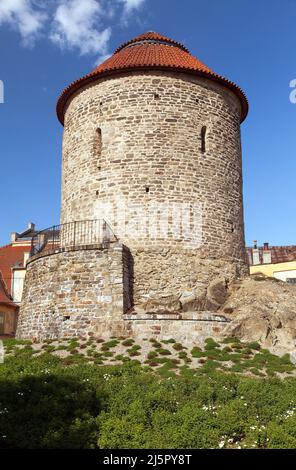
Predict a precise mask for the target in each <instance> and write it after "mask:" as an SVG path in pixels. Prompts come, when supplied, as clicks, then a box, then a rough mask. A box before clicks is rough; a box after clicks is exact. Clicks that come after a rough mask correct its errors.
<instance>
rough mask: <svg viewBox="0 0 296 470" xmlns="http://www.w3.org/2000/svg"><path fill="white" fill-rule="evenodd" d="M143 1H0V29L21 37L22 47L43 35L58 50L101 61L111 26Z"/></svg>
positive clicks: (137, 7) (128, 16)
mask: <svg viewBox="0 0 296 470" xmlns="http://www.w3.org/2000/svg"><path fill="white" fill-rule="evenodd" d="M145 1H147V0H0V26H1V25H4V24H7V25H9V26H10V27H12V28H13V29H15V30H16V31H18V32H19V33H20V34H21V37H22V39H23V41H24V42H25V44H26V45H32V44H33V43H34V41H35V40H36V39H38V38H39V37H40V36H43V37H44V35H45V32H46V31H47V36H48V40H49V41H50V42H52V43H54V44H55V45H57V46H59V47H60V48H61V49H64V50H65V49H67V50H72V49H76V50H77V51H79V53H80V54H81V55H85V54H91V55H95V56H96V57H99V58H100V60H103V59H105V58H107V57H108V55H109V40H110V37H111V32H112V29H111V25H112V24H114V23H115V24H116V21H117V25H120V23H121V21H122V19H123V21H124V22H125V23H127V22H128V20H129V19H130V18H131V16H132V15H133V13H134V12H135V11H136V10H138V9H139V8H140V7H141V6H142V5H143V4H144V2H145Z"/></svg>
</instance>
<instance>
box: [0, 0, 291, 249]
mask: <svg viewBox="0 0 296 470" xmlns="http://www.w3.org/2000/svg"><path fill="white" fill-rule="evenodd" d="M295 22H296V2H295V0H285V1H284V2H283V1H278V0H272V1H270V0H248V1H245V0H207V1H204V0H203V1H201V0H183V1H177V0H50V1H49V0H36V1H33V0H0V45H1V47H0V80H2V81H3V83H4V89H5V96H4V98H5V102H4V103H3V104H0V156H1V167H0V171H1V185H0V196H1V224H0V244H4V243H7V242H8V241H9V234H10V232H12V231H21V230H22V229H23V228H24V227H25V226H26V224H27V223H28V222H29V221H33V222H35V223H36V224H37V225H38V227H40V228H45V227H48V226H51V225H53V224H55V223H58V222H59V212H60V178H61V138H62V127H61V125H60V124H59V122H58V120H57V118H56V114H55V105H56V100H57V97H58V95H59V93H60V92H61V91H62V89H63V88H64V87H65V86H67V85H68V84H69V83H71V82H72V81H73V80H75V79H76V78H79V77H80V76H82V75H84V74H85V73H88V72H89V71H90V70H92V69H93V68H94V65H95V64H96V63H98V61H100V60H101V59H102V58H104V57H105V56H107V55H108V54H110V53H112V52H113V50H114V49H115V48H116V47H117V46H118V45H119V44H121V43H122V42H125V41H126V40H128V39H130V38H132V37H133V36H136V35H138V34H141V33H142V32H145V31H148V30H154V31H158V32H161V33H163V34H165V35H167V36H170V37H172V38H174V39H176V40H178V41H181V42H183V43H185V44H186V46H187V47H188V48H189V49H190V51H191V52H192V53H193V54H194V55H196V56H197V57H199V58H200V59H201V60H202V61H203V62H205V63H206V64H207V65H209V66H210V67H211V68H212V69H214V70H215V71H216V72H217V73H219V74H221V75H224V76H226V77H227V78H229V79H231V80H233V81H234V82H236V83H237V84H238V85H240V86H241V87H242V88H243V90H244V91H245V92H246V94H247V97H248V99H249V102H250V113H249V116H248V117H247V120H246V121H245V123H244V124H243V125H242V145H243V171H244V207H245V229H246V241H247V243H248V244H250V243H252V241H253V240H254V239H257V240H258V242H259V243H263V242H265V241H269V242H270V243H271V244H273V245H275V244H278V245H279V244H296V236H295V234H296V217H295V201H296V189H295V174H296V160H295V158H294V155H295V148H296V141H295V135H296V132H295V124H296V104H292V103H291V102H290V100H289V95H290V93H291V89H290V88H289V84H290V82H291V80H293V79H295V78H296V63H295V43H296V42H295Z"/></svg>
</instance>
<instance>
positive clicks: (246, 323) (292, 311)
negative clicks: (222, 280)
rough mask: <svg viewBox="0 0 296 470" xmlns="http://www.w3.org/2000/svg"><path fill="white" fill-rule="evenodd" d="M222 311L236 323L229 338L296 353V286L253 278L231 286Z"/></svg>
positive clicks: (226, 330) (229, 327) (229, 328)
mask: <svg viewBox="0 0 296 470" xmlns="http://www.w3.org/2000/svg"><path fill="white" fill-rule="evenodd" d="M220 311H221V312H223V313H224V314H225V316H227V317H228V318H229V319H231V320H232V321H231V322H230V323H229V325H228V326H227V328H226V329H225V330H224V335H225V336H236V337H238V338H240V339H241V340H243V341H258V342H260V344H261V345H262V346H263V347H266V348H269V349H270V350H272V351H273V352H274V353H276V354H284V353H287V352H288V353H293V352H294V351H296V287H294V286H289V285H288V284H286V283H284V282H282V281H278V280H276V279H273V278H265V277H263V276H255V277H253V278H252V277H250V278H247V279H244V280H243V281H238V282H235V283H233V284H232V285H231V286H229V291H228V297H227V299H226V302H225V304H224V305H223V307H222V308H221V309H220Z"/></svg>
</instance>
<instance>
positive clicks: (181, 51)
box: [57, 32, 248, 124]
mask: <svg viewBox="0 0 296 470" xmlns="http://www.w3.org/2000/svg"><path fill="white" fill-rule="evenodd" d="M145 69H154V70H172V71H177V72H187V73H191V74H194V75H199V76H203V77H206V78H209V79H211V80H214V81H216V82H219V83H221V84H222V85H224V86H226V87H227V88H229V89H231V90H232V91H233V92H234V93H235V94H236V95H237V96H238V98H239V99H240V102H241V106H242V111H241V121H243V120H244V119H245V118H246V116H247V113H248V101H247V98H246V96H245V94H244V92H243V91H242V90H241V89H240V88H239V87H238V86H237V85H235V83H233V82H231V81H229V80H227V79H226V78H224V77H222V76H220V75H218V74H216V73H215V72H213V70H211V69H210V68H209V67H208V66H207V65H205V64H204V63H203V62H201V61H200V60H199V59H197V58H196V57H194V56H193V55H191V54H190V53H189V51H188V49H187V48H186V47H185V46H183V45H182V44H179V43H177V42H176V41H173V40H172V39H169V38H166V37H165V36H162V35H161V34H159V33H155V32H148V33H145V34H142V35H140V36H137V37H136V38H134V39H132V40H131V41H128V42H126V43H125V44H123V45H122V46H120V47H119V48H118V49H116V51H115V53H114V54H113V55H112V56H111V57H110V58H109V59H107V60H106V61H105V62H103V63H102V64H101V65H99V66H98V67H97V68H96V69H95V70H93V71H92V72H90V73H89V74H87V75H85V76H84V77H82V78H80V79H79V80H76V81H75V82H73V83H72V84H71V85H70V86H68V88H66V89H65V90H64V91H63V92H62V94H61V95H60V97H59V99H58V103H57V114H58V118H59V120H60V122H61V123H62V124H63V122H64V108H65V106H66V103H67V101H68V99H69V98H70V97H71V96H72V95H73V93H75V92H76V91H77V90H78V89H79V88H81V87H82V86H84V85H86V84H88V83H91V82H92V81H94V80H96V79H97V78H101V77H106V76H108V75H111V74H112V75H113V74H115V73H120V72H127V71H134V70H145Z"/></svg>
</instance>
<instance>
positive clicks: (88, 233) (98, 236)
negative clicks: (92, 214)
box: [30, 220, 117, 257]
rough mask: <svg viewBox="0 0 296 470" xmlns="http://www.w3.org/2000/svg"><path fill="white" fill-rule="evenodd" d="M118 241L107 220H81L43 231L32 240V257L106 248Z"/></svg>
mask: <svg viewBox="0 0 296 470" xmlns="http://www.w3.org/2000/svg"><path fill="white" fill-rule="evenodd" d="M115 241H117V238H116V236H115V235H114V233H113V231H112V229H111V228H110V226H109V225H108V223H107V222H106V221H105V220H80V221H75V222H68V223H66V224H61V225H53V226H52V227H49V228H46V229H44V230H41V231H40V232H38V233H36V234H35V235H34V236H33V237H32V240H31V252H30V256H31V257H32V256H35V255H37V254H38V253H46V252H50V251H55V250H59V249H62V248H75V247H78V246H82V245H97V244H102V245H104V246H106V245H108V244H109V243H111V242H115Z"/></svg>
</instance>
